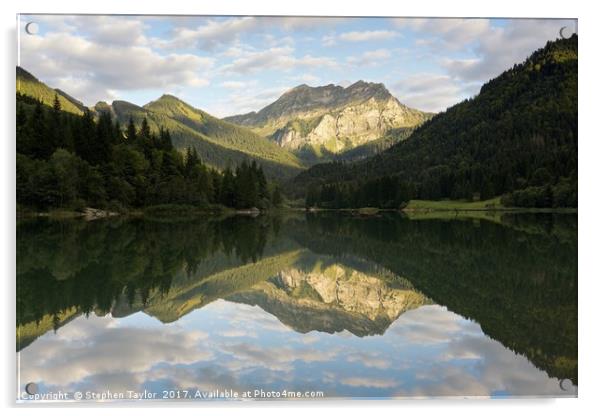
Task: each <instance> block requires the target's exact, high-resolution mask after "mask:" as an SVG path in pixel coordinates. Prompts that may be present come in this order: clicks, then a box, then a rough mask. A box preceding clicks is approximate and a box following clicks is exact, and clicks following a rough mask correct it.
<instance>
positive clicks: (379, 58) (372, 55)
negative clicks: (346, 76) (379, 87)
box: [347, 49, 391, 66]
mask: <svg viewBox="0 0 602 416" xmlns="http://www.w3.org/2000/svg"><path fill="white" fill-rule="evenodd" d="M389 58H391V51H389V50H388V49H375V50H371V51H366V52H364V53H362V54H361V55H359V56H350V57H348V58H347V62H348V63H349V64H351V65H356V66H379V65H382V64H383V63H385V61H387V60H388V59H389Z"/></svg>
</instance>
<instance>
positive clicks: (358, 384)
mask: <svg viewBox="0 0 602 416" xmlns="http://www.w3.org/2000/svg"><path fill="white" fill-rule="evenodd" d="M472 215H473V216H475V217H474V218H462V217H458V216H456V215H455V214H453V213H447V214H445V215H440V216H442V218H437V216H438V215H436V214H431V215H417V216H414V217H411V218H408V217H406V216H404V215H401V214H397V213H390V214H381V215H378V216H373V217H361V216H354V215H351V214H347V213H314V214H305V213H300V214H286V215H280V216H259V217H256V218H252V217H245V216H236V217H230V218H222V219H218V218H207V219H196V220H190V221H184V220H183V221H165V220H160V219H155V220H151V219H127V218H119V219H110V220H95V221H89V222H86V221H83V220H62V221H58V220H51V219H47V218H40V219H35V220H22V221H19V222H18V224H17V322H16V325H17V345H16V350H17V360H18V361H17V363H18V370H19V371H18V372H19V374H18V385H19V388H20V393H19V397H18V398H19V400H22V401H29V400H31V399H32V398H34V397H36V398H43V399H50V400H53V399H59V400H71V399H73V398H75V399H82V400H87V399H91V400H99V399H100V400H122V399H125V400H134V399H137V398H147V399H176V400H177V399H197V400H204V399H208V398H216V396H217V398H219V399H223V398H236V399H240V398H252V399H273V398H276V399H282V398H292V397H295V398H297V397H302V398H304V397H324V398H403V397H424V396H428V397H432V396H436V397H473V396H492V397H507V396H514V397H516V396H521V397H533V396H538V397H559V396H567V397H574V396H576V394H577V387H576V386H577V384H578V379H577V216H576V215H573V214H509V213H506V214H501V213H496V214H491V215H485V214H483V213H477V214H475V213H473V214H472ZM29 383H35V385H33V386H34V390H35V391H37V393H38V395H39V396H29V395H27V394H25V393H23V392H24V391H25V387H26V385H28V384H29ZM30 386H32V385H30ZM28 391H30V392H31V389H29V390H28ZM59 393H61V394H63V396H59V395H58V394H59ZM77 395H80V396H82V397H78V396H77Z"/></svg>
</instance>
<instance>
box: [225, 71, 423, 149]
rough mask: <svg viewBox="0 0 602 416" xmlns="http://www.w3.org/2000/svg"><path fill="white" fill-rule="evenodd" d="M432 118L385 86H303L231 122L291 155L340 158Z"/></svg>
mask: <svg viewBox="0 0 602 416" xmlns="http://www.w3.org/2000/svg"><path fill="white" fill-rule="evenodd" d="M429 117H430V114H428V113H424V112H422V111H419V110H415V109H412V108H409V107H407V106H405V105H403V104H401V103H400V102H399V101H398V100H397V99H396V98H395V97H393V95H391V93H390V92H389V91H388V90H387V89H386V88H385V86H384V85H383V84H376V83H370V82H364V81H358V82H356V83H355V84H353V85H350V86H349V87H347V88H343V87H341V86H335V85H327V86H324V87H316V88H312V87H308V86H307V85H300V86H298V87H295V88H293V89H292V90H289V91H287V92H286V93H285V94H283V95H282V96H281V97H280V98H279V99H278V100H276V101H275V102H274V103H272V104H270V105H269V106H267V107H265V108H263V109H262V110H260V111H259V112H257V113H255V112H254V113H249V114H244V115H240V116H232V117H228V118H226V120H228V121H230V122H233V123H237V124H240V125H244V126H247V127H251V128H252V129H253V130H255V131H256V132H257V133H259V134H262V135H264V136H267V137H269V138H271V139H272V140H274V141H276V142H277V143H278V144H279V145H280V146H282V147H285V148H287V149H290V150H300V149H303V148H306V147H309V148H312V149H314V150H316V151H317V152H318V151H319V150H326V151H329V152H332V153H339V152H341V151H344V150H348V149H352V148H354V147H357V146H360V145H363V144H365V143H368V142H370V141H372V140H376V139H378V138H380V137H382V136H383V135H384V134H385V133H386V132H387V131H389V130H390V129H392V128H400V127H414V126H417V125H419V124H421V123H422V122H424V121H425V120H426V119H428V118H429Z"/></svg>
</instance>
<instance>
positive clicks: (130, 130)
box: [125, 116, 136, 143]
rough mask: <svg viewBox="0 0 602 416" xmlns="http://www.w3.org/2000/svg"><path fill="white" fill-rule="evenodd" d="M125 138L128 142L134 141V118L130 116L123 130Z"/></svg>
mask: <svg viewBox="0 0 602 416" xmlns="http://www.w3.org/2000/svg"><path fill="white" fill-rule="evenodd" d="M125 138H126V139H127V141H128V142H130V143H136V126H135V125H134V119H132V116H130V119H129V121H128V126H127V130H126V132H125Z"/></svg>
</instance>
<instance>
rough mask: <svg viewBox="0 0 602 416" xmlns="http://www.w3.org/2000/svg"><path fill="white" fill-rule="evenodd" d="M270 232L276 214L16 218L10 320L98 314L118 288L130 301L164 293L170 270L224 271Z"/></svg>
mask: <svg viewBox="0 0 602 416" xmlns="http://www.w3.org/2000/svg"><path fill="white" fill-rule="evenodd" d="M277 229H278V219H277V218H263V219H252V218H246V217H233V218H228V219H225V220H222V221H217V220H216V221H196V222H185V223H182V222H175V223H161V222H149V221H143V220H132V221H94V222H84V221H50V220H44V219H42V220H33V221H25V222H22V223H20V224H19V225H18V228H17V253H18V254H17V324H18V325H19V324H24V323H27V322H32V321H37V320H40V319H41V318H42V317H44V316H45V315H48V314H50V315H56V314H57V313H60V312H62V311H65V310H66V309H68V308H71V307H73V306H75V307H77V308H78V309H79V310H80V311H81V312H83V313H90V312H92V311H95V310H99V311H104V312H106V311H109V310H110V308H111V306H112V305H113V302H114V301H115V299H117V297H118V296H120V295H121V294H123V293H125V294H126V296H127V298H128V299H129V300H130V301H131V302H133V300H134V297H135V296H139V297H140V298H141V299H142V301H143V302H145V300H146V299H147V298H148V296H149V293H150V292H151V291H152V290H157V289H158V290H160V291H163V292H165V291H167V290H168V289H169V288H170V286H171V284H172V280H173V278H174V276H175V275H176V274H178V273H185V274H187V275H188V276H194V275H197V273H198V272H199V266H200V265H201V263H203V262H206V261H211V260H213V261H214V262H221V263H223V264H221V266H223V267H224V268H228V267H232V266H233V265H236V264H244V263H248V262H255V261H257V260H258V259H259V258H261V257H262V255H263V254H264V250H265V249H266V244H267V242H268V239H269V238H270V236H273V235H274V234H275V233H276V232H277ZM217 254H219V258H216V255H217ZM213 266H214V267H213V269H215V268H219V267H220V264H215V265H213Z"/></svg>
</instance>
